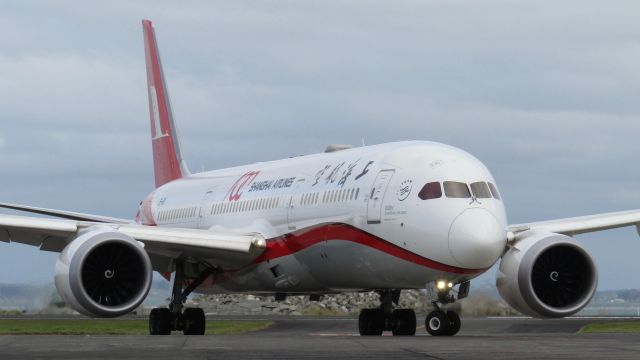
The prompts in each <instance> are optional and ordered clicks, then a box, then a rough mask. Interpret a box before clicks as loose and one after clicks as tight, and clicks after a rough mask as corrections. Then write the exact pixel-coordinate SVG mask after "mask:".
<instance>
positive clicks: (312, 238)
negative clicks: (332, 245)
mask: <svg viewBox="0 0 640 360" xmlns="http://www.w3.org/2000/svg"><path fill="white" fill-rule="evenodd" d="M322 241H351V242H354V243H357V244H360V245H364V246H368V247H371V248H374V249H376V250H379V251H382V252H384V253H386V254H388V255H391V256H395V257H397V258H400V259H403V260H406V261H408V262H411V263H414V264H417V265H421V266H425V267H428V268H431V269H434V270H440V271H444V272H448V273H454V274H477V273H481V272H483V271H485V270H486V269H465V268H460V267H455V266H451V265H447V264H443V263H440V262H437V261H434V260H430V259H427V258H425V257H422V256H420V255H418V254H415V253H413V252H411V251H408V250H406V249H403V248H401V247H399V246H397V245H394V244H392V243H390V242H388V241H386V240H384V239H381V238H379V237H377V236H375V235H372V234H370V233H368V232H366V231H363V230H360V229H358V228H356V227H353V226H351V225H347V224H339V223H338V224H324V225H319V226H314V227H311V228H306V229H302V230H298V231H294V232H292V233H289V234H285V235H282V236H279V237H277V238H273V239H269V240H267V249H266V250H265V251H264V253H262V255H260V256H259V257H258V258H256V259H255V260H254V261H253V264H254V265H255V264H259V263H261V262H264V261H269V260H273V259H277V258H279V257H283V256H287V255H292V254H295V253H297V252H299V251H301V250H304V249H306V248H308V247H310V246H313V245H316V244H318V243H320V242H322Z"/></svg>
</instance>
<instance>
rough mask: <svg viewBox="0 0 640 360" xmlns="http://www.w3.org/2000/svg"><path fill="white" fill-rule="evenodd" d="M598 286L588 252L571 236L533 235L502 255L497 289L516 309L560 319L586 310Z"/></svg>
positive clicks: (533, 314) (543, 316)
mask: <svg viewBox="0 0 640 360" xmlns="http://www.w3.org/2000/svg"><path fill="white" fill-rule="evenodd" d="M597 283H598V274H597V270H596V267H595V265H594V263H593V260H592V259H591V256H590V255H589V253H588V252H587V250H586V249H585V248H584V247H583V246H582V245H581V244H580V243H579V242H577V241H576V240H574V239H573V238H571V237H568V236H565V235H560V234H554V233H533V234H530V235H529V236H526V237H525V238H524V239H522V240H520V241H518V242H516V243H515V244H514V245H513V247H511V248H510V249H509V250H508V251H507V252H506V253H505V254H504V255H503V256H502V261H501V262H500V272H499V273H498V274H497V278H496V286H497V287H498V291H499V292H500V296H502V298H503V299H504V300H505V301H506V302H507V303H508V304H509V305H511V306H512V307H513V308H514V309H516V310H518V311H520V312H522V313H524V314H527V315H530V316H534V317H542V318H561V317H565V316H570V315H573V314H575V313H576V312H578V311H580V310H581V309H582V308H583V307H585V306H586V305H587V304H588V303H589V301H590V300H591V297H592V296H593V294H594V292H595V291H596V285H597Z"/></svg>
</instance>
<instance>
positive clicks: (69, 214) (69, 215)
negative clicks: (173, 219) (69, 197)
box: [0, 203, 133, 224]
mask: <svg viewBox="0 0 640 360" xmlns="http://www.w3.org/2000/svg"><path fill="white" fill-rule="evenodd" d="M0 208H5V209H11V210H18V211H26V212H30V213H34V214H41V215H48V216H55V217H59V218H62V219H69V220H80V221H93V222H101V223H119V224H131V223H133V221H131V220H126V219H118V218H113V217H107V216H100V215H92V214H84V213H79V212H73V211H64V210H55V209H46V208H40V207H35V206H26V205H17V204H9V203H0Z"/></svg>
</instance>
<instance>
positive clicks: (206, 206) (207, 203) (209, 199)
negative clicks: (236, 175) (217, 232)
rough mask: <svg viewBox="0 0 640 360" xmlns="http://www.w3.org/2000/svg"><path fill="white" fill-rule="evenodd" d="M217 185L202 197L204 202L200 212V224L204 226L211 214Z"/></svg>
mask: <svg viewBox="0 0 640 360" xmlns="http://www.w3.org/2000/svg"><path fill="white" fill-rule="evenodd" d="M216 187H217V185H215V186H213V187H212V188H210V189H209V190H207V192H206V193H205V194H204V196H203V197H202V202H200V211H199V212H198V215H199V218H200V224H202V223H203V222H204V221H205V219H206V218H207V215H209V214H211V206H212V205H213V193H214V192H215V190H216Z"/></svg>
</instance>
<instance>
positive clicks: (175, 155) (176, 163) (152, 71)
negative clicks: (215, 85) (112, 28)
mask: <svg viewBox="0 0 640 360" xmlns="http://www.w3.org/2000/svg"><path fill="white" fill-rule="evenodd" d="M142 30H143V33H144V52H145V60H146V64H147V86H148V92H149V94H148V95H149V114H150V120H151V144H152V147H153V167H154V173H155V180H156V187H159V186H162V185H164V184H166V183H168V182H170V181H172V180H175V179H179V178H181V177H183V176H185V175H188V170H187V167H186V164H185V162H184V159H183V158H182V153H181V151H180V142H179V140H178V137H177V131H176V126H175V123H174V121H173V113H172V111H171V101H170V100H169V93H168V91H167V86H166V84H165V81H164V73H163V71H162V65H161V63H160V54H159V53H158V44H157V42H156V36H155V32H154V30H153V24H152V23H151V21H150V20H142Z"/></svg>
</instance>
